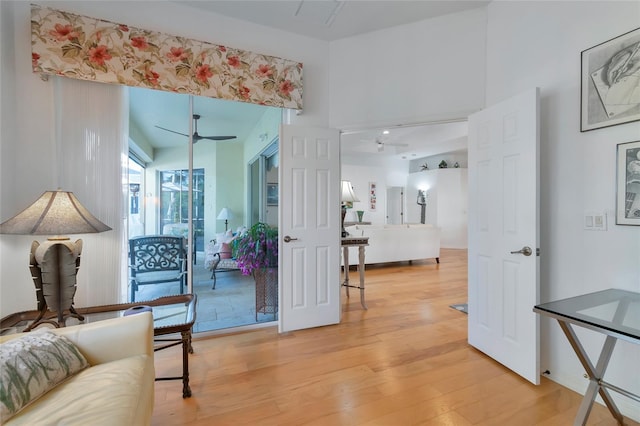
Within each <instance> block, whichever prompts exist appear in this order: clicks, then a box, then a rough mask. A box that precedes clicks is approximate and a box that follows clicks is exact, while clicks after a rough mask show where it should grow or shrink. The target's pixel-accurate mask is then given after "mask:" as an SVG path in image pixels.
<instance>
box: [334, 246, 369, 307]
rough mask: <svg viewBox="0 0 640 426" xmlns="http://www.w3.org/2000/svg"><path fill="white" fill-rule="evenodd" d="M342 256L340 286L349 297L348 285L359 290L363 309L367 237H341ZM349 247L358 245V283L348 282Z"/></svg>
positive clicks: (364, 304)
mask: <svg viewBox="0 0 640 426" xmlns="http://www.w3.org/2000/svg"><path fill="white" fill-rule="evenodd" d="M341 245H342V256H343V258H344V282H343V283H342V286H343V287H345V288H346V289H347V297H349V287H351V288H357V289H359V290H360V304H361V305H362V307H363V308H364V309H368V308H367V304H366V303H365V301H364V248H365V247H366V246H368V245H369V237H343V238H342V241H341ZM349 247H358V272H359V273H360V285H357V286H355V285H351V284H349Z"/></svg>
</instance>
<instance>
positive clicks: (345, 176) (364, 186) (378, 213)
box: [341, 158, 409, 224]
mask: <svg viewBox="0 0 640 426" xmlns="http://www.w3.org/2000/svg"><path fill="white" fill-rule="evenodd" d="M354 163H355V164H354ZM408 165H409V164H408V161H402V160H400V161H379V162H375V161H370V162H367V164H366V165H363V164H362V161H359V160H358V159H352V158H351V159H349V158H347V159H345V158H343V159H342V167H341V179H342V180H348V181H351V185H352V186H353V189H354V192H355V194H356V196H357V197H358V199H359V200H360V201H359V202H354V203H353V208H352V209H348V210H347V215H346V216H345V219H344V220H345V221H346V222H356V221H357V220H358V218H357V215H356V210H363V211H364V217H363V219H362V220H363V221H364V222H371V223H374V224H384V223H387V222H386V215H387V188H388V187H391V186H401V187H404V186H405V185H406V183H407V175H408V172H407V170H408ZM369 182H375V183H376V187H377V193H376V210H375V211H371V209H370V208H369V203H368V201H369Z"/></svg>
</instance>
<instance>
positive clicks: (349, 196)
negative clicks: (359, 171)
mask: <svg viewBox="0 0 640 426" xmlns="http://www.w3.org/2000/svg"><path fill="white" fill-rule="evenodd" d="M340 200H341V201H342V202H343V203H348V202H351V203H353V202H356V201H360V199H358V197H356V194H355V192H353V187H352V186H351V182H350V181H348V180H343V181H342V196H341V197H340Z"/></svg>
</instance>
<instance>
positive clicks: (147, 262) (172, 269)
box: [129, 235, 187, 302]
mask: <svg viewBox="0 0 640 426" xmlns="http://www.w3.org/2000/svg"><path fill="white" fill-rule="evenodd" d="M186 254H187V252H186V243H185V239H184V238H183V237H177V236H170V235H142V236H139V237H134V238H131V239H130V240H129V271H130V274H129V282H130V286H131V301H132V302H135V295H136V291H137V290H138V287H139V286H141V285H149V284H161V283H170V282H179V283H180V294H183V293H184V288H185V284H186V278H187V271H186V266H187V262H186V259H187V255H186Z"/></svg>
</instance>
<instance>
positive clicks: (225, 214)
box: [218, 207, 233, 232]
mask: <svg viewBox="0 0 640 426" xmlns="http://www.w3.org/2000/svg"><path fill="white" fill-rule="evenodd" d="M231 219H233V212H232V211H231V210H230V209H228V208H227V207H223V208H222V210H220V213H218V220H224V231H225V232H227V228H228V224H229V221H230V220H231Z"/></svg>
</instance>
